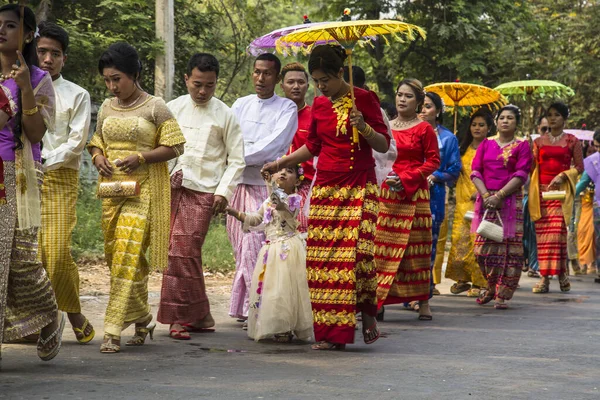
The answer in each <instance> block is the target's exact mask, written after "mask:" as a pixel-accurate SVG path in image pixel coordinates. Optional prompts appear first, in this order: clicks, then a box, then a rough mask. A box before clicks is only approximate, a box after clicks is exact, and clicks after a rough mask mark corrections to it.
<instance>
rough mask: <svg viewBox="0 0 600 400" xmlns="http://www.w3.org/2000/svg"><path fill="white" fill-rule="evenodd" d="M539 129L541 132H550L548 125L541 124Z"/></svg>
mask: <svg viewBox="0 0 600 400" xmlns="http://www.w3.org/2000/svg"><path fill="white" fill-rule="evenodd" d="M540 131H541V132H542V133H546V132H550V127H548V126H542V127H541V128H540Z"/></svg>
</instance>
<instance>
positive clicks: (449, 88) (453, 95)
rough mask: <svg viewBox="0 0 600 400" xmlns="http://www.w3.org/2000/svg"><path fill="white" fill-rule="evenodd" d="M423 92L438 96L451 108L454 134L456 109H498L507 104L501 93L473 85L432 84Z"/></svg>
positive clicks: (456, 83)
mask: <svg viewBox="0 0 600 400" xmlns="http://www.w3.org/2000/svg"><path fill="white" fill-rule="evenodd" d="M425 91H427V92H433V93H436V94H438V95H439V96H440V97H441V98H442V100H444V104H445V105H446V106H448V107H452V108H453V112H454V133H456V125H457V120H458V107H478V106H482V105H485V104H487V105H489V106H490V107H491V108H494V107H496V108H500V107H502V106H504V105H506V104H508V101H507V100H506V98H505V97H504V96H503V95H502V93H500V92H498V91H497V90H494V89H491V88H489V87H486V86H481V85H475V84H473V83H462V82H446V83H434V84H433V85H429V86H426V87H425Z"/></svg>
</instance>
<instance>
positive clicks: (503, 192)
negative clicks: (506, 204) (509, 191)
mask: <svg viewBox="0 0 600 400" xmlns="http://www.w3.org/2000/svg"><path fill="white" fill-rule="evenodd" d="M498 195H500V196H498ZM496 197H498V198H499V199H500V200H504V199H505V198H506V192H505V191H504V190H502V189H500V190H498V192H497V193H496Z"/></svg>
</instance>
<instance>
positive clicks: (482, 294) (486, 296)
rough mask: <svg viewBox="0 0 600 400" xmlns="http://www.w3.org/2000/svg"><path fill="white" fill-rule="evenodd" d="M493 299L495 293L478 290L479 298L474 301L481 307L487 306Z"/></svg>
mask: <svg viewBox="0 0 600 400" xmlns="http://www.w3.org/2000/svg"><path fill="white" fill-rule="evenodd" d="M494 297H496V293H495V292H490V291H489V290H485V289H480V290H479V297H478V298H477V300H475V301H476V302H477V304H479V305H480V306H482V305H484V304H487V303H489V302H490V301H492V300H494Z"/></svg>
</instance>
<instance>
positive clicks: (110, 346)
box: [100, 334, 121, 354]
mask: <svg viewBox="0 0 600 400" xmlns="http://www.w3.org/2000/svg"><path fill="white" fill-rule="evenodd" d="M116 338H117V336H113V335H110V334H106V335H104V340H105V342H104V343H102V344H101V345H100V353H104V354H114V353H118V352H120V351H121V346H120V345H118V344H116V343H113V340H115V339H116Z"/></svg>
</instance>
